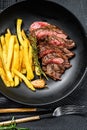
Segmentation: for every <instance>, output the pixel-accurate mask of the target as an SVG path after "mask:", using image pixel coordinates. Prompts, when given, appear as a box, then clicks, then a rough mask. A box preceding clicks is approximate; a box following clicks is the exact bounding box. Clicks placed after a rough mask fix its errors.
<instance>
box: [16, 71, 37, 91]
mask: <svg viewBox="0 0 87 130" xmlns="http://www.w3.org/2000/svg"><path fill="white" fill-rule="evenodd" d="M14 73H15V74H16V75H17V76H19V77H20V78H21V79H22V80H23V81H24V82H25V84H26V85H27V87H28V88H30V89H31V90H32V91H35V88H34V87H33V85H32V84H31V82H30V81H29V80H28V79H27V78H26V77H25V76H24V75H23V74H21V73H20V72H19V71H18V70H16V69H14Z"/></svg>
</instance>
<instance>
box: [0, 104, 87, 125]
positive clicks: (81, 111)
mask: <svg viewBox="0 0 87 130" xmlns="http://www.w3.org/2000/svg"><path fill="white" fill-rule="evenodd" d="M22 112H30V113H31V112H42V113H41V115H38V114H37V115H35V116H30V117H24V118H19V119H15V120H8V121H3V122H0V126H3V125H4V126H5V125H9V124H11V123H23V122H28V121H34V120H40V119H43V118H54V117H59V116H64V115H72V114H74V115H82V116H84V115H86V113H87V107H86V106H77V105H66V106H60V107H57V108H55V109H40V108H39V109H38V108H2V109H0V113H22Z"/></svg>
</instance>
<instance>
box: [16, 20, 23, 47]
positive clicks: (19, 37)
mask: <svg viewBox="0 0 87 130" xmlns="http://www.w3.org/2000/svg"><path fill="white" fill-rule="evenodd" d="M21 25H22V19H17V36H18V40H19V42H20V44H21V45H22V46H23V44H24V41H23V38H22V34H21Z"/></svg>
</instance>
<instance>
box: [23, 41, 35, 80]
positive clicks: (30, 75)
mask: <svg viewBox="0 0 87 130" xmlns="http://www.w3.org/2000/svg"><path fill="white" fill-rule="evenodd" d="M24 60H25V66H26V70H27V78H28V79H29V80H32V79H33V78H34V73H33V70H32V66H31V65H30V61H29V55H28V43H27V41H26V40H24Z"/></svg>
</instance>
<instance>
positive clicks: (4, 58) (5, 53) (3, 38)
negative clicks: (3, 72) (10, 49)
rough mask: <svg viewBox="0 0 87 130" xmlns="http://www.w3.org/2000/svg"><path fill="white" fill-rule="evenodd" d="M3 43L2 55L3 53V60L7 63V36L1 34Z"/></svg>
mask: <svg viewBox="0 0 87 130" xmlns="http://www.w3.org/2000/svg"><path fill="white" fill-rule="evenodd" d="M1 45H2V50H3V51H2V55H3V62H4V64H6V62H7V47H6V42H5V37H4V36H3V35H2V36H1Z"/></svg>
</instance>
